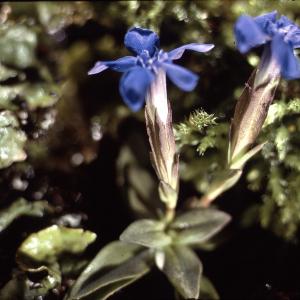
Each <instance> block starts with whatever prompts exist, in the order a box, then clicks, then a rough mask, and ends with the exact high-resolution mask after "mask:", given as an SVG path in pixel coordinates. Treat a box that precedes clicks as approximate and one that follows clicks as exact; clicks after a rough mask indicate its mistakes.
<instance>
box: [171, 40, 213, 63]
mask: <svg viewBox="0 0 300 300" xmlns="http://www.w3.org/2000/svg"><path fill="white" fill-rule="evenodd" d="M214 46H215V45H213V44H198V43H191V44H187V45H183V46H181V47H178V48H176V49H174V50H171V51H170V52H168V56H169V59H171V60H175V59H179V58H181V56H182V54H183V53H184V51H185V50H193V51H197V52H207V51H209V50H211V49H212V48H213V47H214Z"/></svg>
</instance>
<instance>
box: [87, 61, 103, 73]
mask: <svg viewBox="0 0 300 300" xmlns="http://www.w3.org/2000/svg"><path fill="white" fill-rule="evenodd" d="M107 68H108V66H107V65H106V63H105V62H103V61H97V62H96V63H95V65H94V66H93V67H92V68H91V69H90V70H89V71H88V75H94V74H97V73H100V72H102V71H104V70H106V69H107Z"/></svg>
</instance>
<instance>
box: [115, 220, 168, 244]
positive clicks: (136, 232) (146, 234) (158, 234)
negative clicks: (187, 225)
mask: <svg viewBox="0 0 300 300" xmlns="http://www.w3.org/2000/svg"><path fill="white" fill-rule="evenodd" d="M164 229H165V224H164V223H162V222H160V221H156V220H150V219H143V220H138V221H136V222H133V223H132V224H130V225H129V226H128V227H127V228H126V229H125V230H124V231H123V233H122V234H121V236H120V240H121V241H124V242H128V243H134V244H138V245H142V246H145V247H149V248H161V247H164V246H166V245H169V244H170V243H171V241H172V239H171V237H170V236H168V235H167V234H166V233H165V232H164Z"/></svg>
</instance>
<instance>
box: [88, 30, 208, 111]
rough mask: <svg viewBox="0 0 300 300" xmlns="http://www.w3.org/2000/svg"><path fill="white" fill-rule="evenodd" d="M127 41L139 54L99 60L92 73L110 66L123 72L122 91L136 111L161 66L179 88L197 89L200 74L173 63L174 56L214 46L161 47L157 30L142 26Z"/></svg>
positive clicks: (126, 36)
mask: <svg viewBox="0 0 300 300" xmlns="http://www.w3.org/2000/svg"><path fill="white" fill-rule="evenodd" d="M124 44H125V46H126V48H127V49H128V50H130V51H131V52H132V53H133V54H135V55H136V56H125V57H122V58H119V59H117V60H114V61H98V62H97V63H96V64H95V66H94V67H93V68H92V69H91V70H90V71H89V72H88V74H89V75H91V74H97V73H100V72H102V71H104V70H106V69H108V68H110V69H112V70H114V71H118V72H123V73H124V74H123V76H122V78H121V81H120V86H119V89H120V93H121V95H122V97H123V100H124V102H125V103H126V104H127V105H128V106H129V107H130V109H131V110H133V111H138V110H139V109H141V107H142V106H143V104H144V102H145V96H146V93H147V91H148V88H149V86H150V84H151V83H152V82H153V81H154V79H155V76H156V74H157V72H158V70H159V69H160V68H163V69H164V70H165V72H166V74H167V75H168V77H169V78H170V80H171V81H172V82H173V83H174V84H175V85H177V86H178V87H179V88H181V89H182V90H184V91H191V90H193V89H194V88H195V86H196V84H197V81H198V76H197V75H196V74H194V73H192V72H191V71H189V70H187V69H185V68H183V67H181V66H178V65H175V64H173V60H176V59H179V58H181V56H182V55H183V53H184V51H185V50H194V51H198V52H207V51H209V50H210V49H212V48H213V47H214V45H212V44H197V43H192V44H187V45H184V46H181V47H179V48H176V49H174V50H172V51H170V52H164V51H163V50H161V49H159V37H158V35H157V34H156V33H155V32H153V31H151V30H148V29H144V28H138V27H134V28H132V29H130V30H129V31H128V32H127V33H126V35H125V39H124Z"/></svg>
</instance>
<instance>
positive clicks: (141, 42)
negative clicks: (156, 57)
mask: <svg viewBox="0 0 300 300" xmlns="http://www.w3.org/2000/svg"><path fill="white" fill-rule="evenodd" d="M124 44H125V46H126V48H127V49H128V50H130V51H131V52H133V53H135V54H141V52H142V51H143V50H147V51H148V52H149V55H150V56H152V55H153V54H154V53H155V51H156V50H157V49H158V47H159V37H158V35H157V34H156V33H155V32H153V31H151V30H149V29H144V28H139V27H134V28H132V29H130V30H128V31H127V33H126V35H125V38H124Z"/></svg>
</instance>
